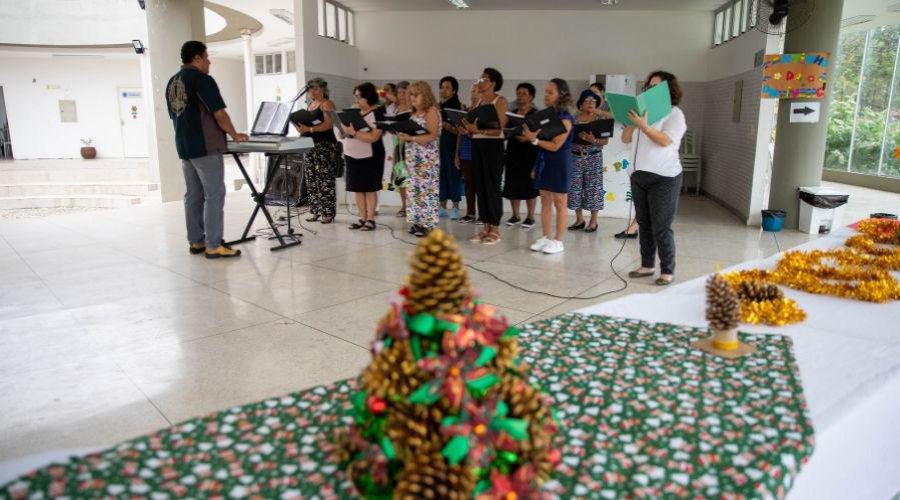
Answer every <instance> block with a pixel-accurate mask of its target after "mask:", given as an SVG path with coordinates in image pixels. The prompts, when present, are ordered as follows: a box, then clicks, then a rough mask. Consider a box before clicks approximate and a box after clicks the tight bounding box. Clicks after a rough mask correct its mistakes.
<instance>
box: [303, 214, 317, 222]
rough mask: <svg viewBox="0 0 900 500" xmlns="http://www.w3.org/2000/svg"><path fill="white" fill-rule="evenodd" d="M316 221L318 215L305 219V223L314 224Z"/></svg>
mask: <svg viewBox="0 0 900 500" xmlns="http://www.w3.org/2000/svg"><path fill="white" fill-rule="evenodd" d="M317 220H319V215H318V214H316V215H313V216H312V217H309V218H307V219H306V222H315V221H317Z"/></svg>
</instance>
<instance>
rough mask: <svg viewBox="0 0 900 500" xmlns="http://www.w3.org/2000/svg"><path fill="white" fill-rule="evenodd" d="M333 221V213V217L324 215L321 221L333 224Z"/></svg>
mask: <svg viewBox="0 0 900 500" xmlns="http://www.w3.org/2000/svg"><path fill="white" fill-rule="evenodd" d="M332 222H334V216H333V215H332V216H331V217H322V220H321V221H320V223H322V224H331V223H332Z"/></svg>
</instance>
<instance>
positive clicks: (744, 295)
mask: <svg viewBox="0 0 900 500" xmlns="http://www.w3.org/2000/svg"><path fill="white" fill-rule="evenodd" d="M737 293H738V297H740V298H741V299H742V300H751V301H753V302H764V301H767V300H778V299H781V298H783V297H784V292H782V291H781V289H780V288H778V286H777V285H772V284H769V283H764V282H762V281H756V280H753V281H743V282H741V284H740V285H739V286H738V289H737Z"/></svg>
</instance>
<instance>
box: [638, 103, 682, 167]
mask: <svg viewBox="0 0 900 500" xmlns="http://www.w3.org/2000/svg"><path fill="white" fill-rule="evenodd" d="M650 128H652V129H654V130H659V131H660V132H662V133H664V134H666V135H667V136H669V139H671V140H672V143H671V144H669V145H668V146H660V145H659V144H657V143H655V142H653V140H652V139H650V138H649V137H647V136H645V135H644V134H642V133H641V131H640V130H637V131H635V133H634V140H635V141H636V142H637V151H636V152H635V154H634V170H632V172H634V171H638V170H643V171H645V172H652V173H654V174H658V175H662V176H664V177H676V176H678V174H680V173H681V158H680V157H679V155H678V148H680V147H681V138H682V137H683V136H684V133H685V132H686V131H687V122H685V120H684V113H682V111H681V109H679V108H678V107H677V106H672V112H670V113H669V114H668V115H666V116H665V118H663V119H662V120H659V121H658V122H656V123H654V124H653V125H650Z"/></svg>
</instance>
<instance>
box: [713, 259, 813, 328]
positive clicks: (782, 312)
mask: <svg viewBox="0 0 900 500" xmlns="http://www.w3.org/2000/svg"><path fill="white" fill-rule="evenodd" d="M769 276H770V275H769V273H768V272H767V271H760V270H756V269H753V270H749V271H738V272H734V273H728V274H725V275H724V276H723V278H725V281H727V282H728V284H729V285H731V286H732V288H734V289H735V290H741V289H742V288H744V287H746V286H748V285H749V286H750V287H757V288H761V287H763V286H764V285H766V284H768V283H771V279H770V278H769ZM739 296H740V298H741V322H742V323H749V324H751V325H758V324H764V325H773V326H784V325H789V324H791V323H799V322H801V321H803V320H805V319H806V312H804V311H803V309H801V308H800V306H799V305H797V302H795V301H794V300H792V299H789V298H787V297H783V296H780V297H774V298H770V299H767V300H754V298H752V297H749V296H747V295H741V294H739Z"/></svg>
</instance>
